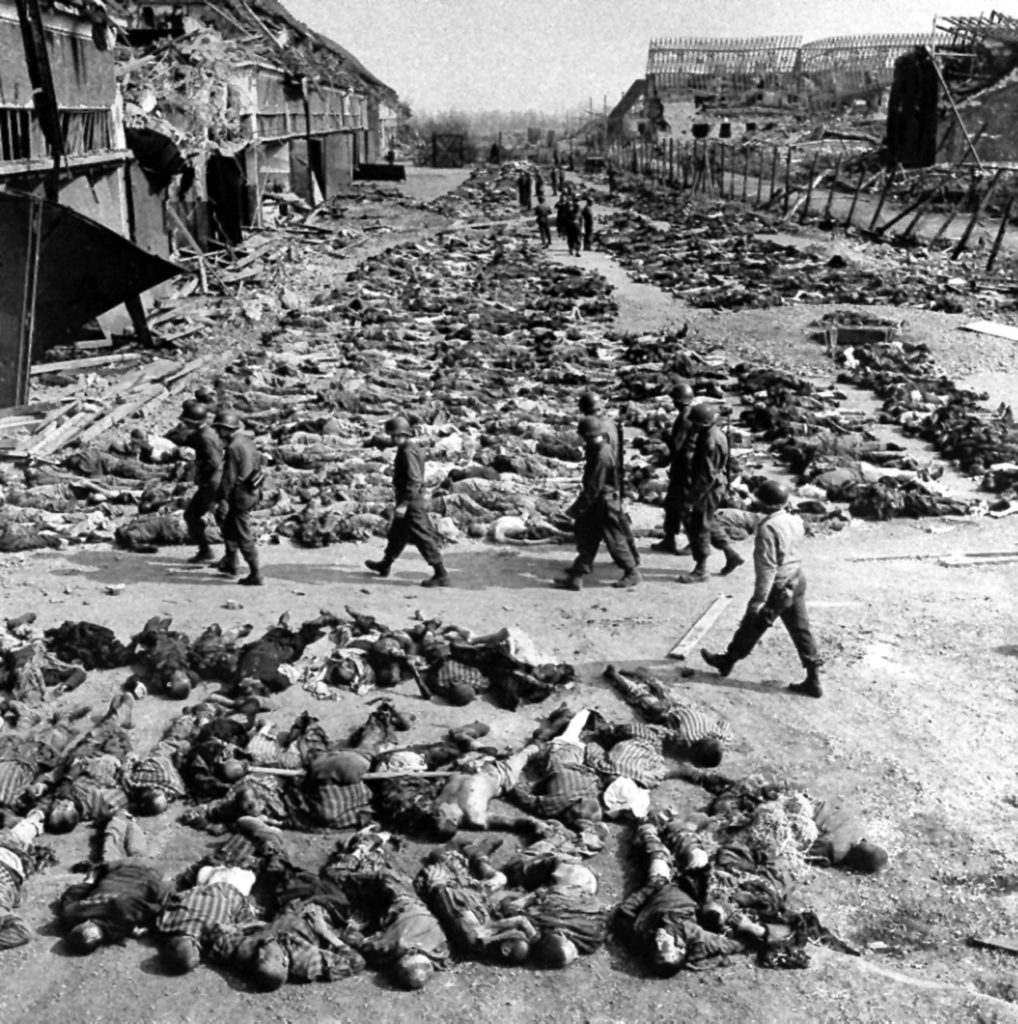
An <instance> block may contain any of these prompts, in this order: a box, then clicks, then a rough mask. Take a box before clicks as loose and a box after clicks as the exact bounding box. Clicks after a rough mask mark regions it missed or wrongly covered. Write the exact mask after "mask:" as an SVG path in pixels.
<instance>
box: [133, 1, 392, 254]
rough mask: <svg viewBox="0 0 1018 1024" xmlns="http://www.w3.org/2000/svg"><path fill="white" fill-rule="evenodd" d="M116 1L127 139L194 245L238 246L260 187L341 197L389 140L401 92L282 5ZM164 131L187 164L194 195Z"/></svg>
mask: <svg viewBox="0 0 1018 1024" xmlns="http://www.w3.org/2000/svg"><path fill="white" fill-rule="evenodd" d="M120 8H121V11H122V13H123V15H124V17H125V19H126V29H125V32H124V33H123V38H124V40H125V42H126V43H127V46H125V47H124V48H123V49H122V51H121V59H120V60H119V61H118V68H117V72H118V77H119V81H120V87H121V90H122V92H123V95H124V100H125V122H126V125H127V129H128V139H129V141H130V143H131V144H132V148H134V149H135V152H136V153H137V154H138V155H139V158H140V160H141V162H142V163H143V164H146V163H147V169H148V170H149V172H150V179H151V180H152V181H153V183H154V184H155V185H156V186H157V190H158V191H162V190H164V189H166V187H167V186H169V191H168V192H166V193H165V195H166V197H167V198H168V199H169V200H170V201H171V202H175V203H178V204H179V205H180V206H182V207H183V219H184V220H185V221H186V222H187V224H188V225H189V227H190V229H191V231H192V233H193V235H194V236H195V237H196V238H197V239H198V240H199V241H200V242H204V240H205V238H207V237H208V236H210V235H211V236H214V237H218V238H220V239H222V240H225V241H229V242H235V241H239V239H240V237H241V235H242V232H243V229H244V227H246V226H249V225H252V224H258V223H260V219H261V205H262V200H263V198H264V196H265V195H266V193H269V194H273V193H279V192H286V193H294V194H296V195H297V196H299V197H300V198H302V199H304V200H306V201H309V202H313V201H314V200H316V199H321V198H328V197H329V196H331V195H334V194H335V193H336V192H337V191H339V190H340V189H341V188H343V187H344V186H345V185H348V184H349V183H350V182H351V181H352V179H353V175H354V171H355V168H357V167H358V166H359V165H361V164H365V163H374V162H376V161H377V160H378V159H379V156H380V154H382V153H384V152H385V150H386V149H387V148H388V146H389V145H390V144H391V143H392V141H393V138H394V136H395V133H396V130H397V127H398V120H399V114H400V109H401V108H400V105H399V100H398V97H397V95H396V93H395V92H394V91H393V90H392V89H391V88H389V87H388V86H387V85H385V84H384V83H383V82H381V81H380V80H379V79H377V78H376V77H375V76H374V75H372V74H371V72H370V71H368V69H367V68H365V67H364V66H363V65H362V64H361V63H360V62H359V61H358V60H357V59H356V57H354V56H353V54H351V53H350V52H349V51H348V50H346V49H344V48H343V47H342V46H340V45H339V44H338V43H336V42H333V41H332V40H330V39H327V38H325V37H324V36H321V35H319V34H318V33H316V32H313V31H312V30H311V29H309V28H307V27H306V26H304V25H303V24H302V23H301V22H299V21H297V19H296V18H294V17H293V16H292V15H291V14H290V13H289V12H288V11H287V10H286V9H285V8H284V7H283V6H282V5H281V4H279V3H277V2H275V0H256V2H254V3H247V2H244V0H218V2H216V3H212V2H201V3H178V4H126V3H124V2H123V0H121V3H120ZM156 135H158V136H159V137H165V138H166V139H169V140H170V141H171V142H172V143H173V145H174V146H175V147H176V148H178V149H179V151H180V153H181V156H182V158H183V161H184V162H185V163H186V164H187V165H188V166H189V167H190V168H191V172H193V183H194V187H193V192H192V194H191V195H190V196H188V195H187V192H188V191H189V190H188V189H187V188H180V187H179V186H180V185H181V184H188V183H189V182H190V181H191V180H192V174H190V173H189V174H188V175H187V176H186V177H185V178H184V179H183V180H182V181H181V179H179V178H177V180H176V181H167V180H166V179H167V178H168V177H169V178H176V176H177V173H178V172H177V168H178V167H179V165H178V164H175V161H174V158H173V155H172V150H171V149H170V148H169V147H168V146H166V145H165V144H161V143H160V139H159V138H156V137H155V136H156Z"/></svg>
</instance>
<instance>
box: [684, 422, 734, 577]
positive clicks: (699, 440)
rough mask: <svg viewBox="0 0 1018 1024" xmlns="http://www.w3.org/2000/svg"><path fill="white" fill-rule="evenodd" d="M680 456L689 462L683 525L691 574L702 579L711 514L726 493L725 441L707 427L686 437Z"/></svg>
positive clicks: (726, 450)
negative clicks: (687, 543) (683, 454)
mask: <svg viewBox="0 0 1018 1024" xmlns="http://www.w3.org/2000/svg"><path fill="white" fill-rule="evenodd" d="M683 452H684V453H686V455H685V456H684V457H688V458H689V489H688V491H687V492H686V507H687V509H688V511H687V513H686V524H685V525H686V534H687V536H688V537H689V546H690V548H691V549H692V552H693V559H694V561H695V563H696V565H695V567H694V569H693V573H694V575H697V574H699V575H706V572H707V560H708V559H709V558H710V550H711V526H712V523H713V518H714V513H715V512H716V511H717V510H718V508H720V507H721V503H722V502H723V501H724V500H725V495H726V494H727V492H728V479H727V474H728V439H727V438H726V437H725V433H724V431H723V430H721V429H720V428H719V427H717V426H714V425H711V426H709V427H705V428H704V429H703V430H700V431H698V432H696V433H693V434H690V436H689V437H688V438H687V440H686V443H685V444H684V445H683Z"/></svg>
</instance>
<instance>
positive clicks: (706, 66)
mask: <svg viewBox="0 0 1018 1024" xmlns="http://www.w3.org/2000/svg"><path fill="white" fill-rule="evenodd" d="M801 43H802V37H801V36H764V37H761V38H758V39H655V40H652V41H651V44H650V52H649V54H648V56H647V77H648V79H653V81H654V84H655V87H656V90H657V92H658V94H660V93H662V92H665V91H667V92H681V91H690V92H695V91H696V90H698V89H703V88H711V89H715V90H716V89H718V88H721V89H723V90H724V91H726V92H727V91H730V92H742V91H745V90H747V89H752V88H754V87H756V86H757V85H758V84H759V81H760V78H761V76H781V75H787V74H789V73H791V72H792V71H793V69H794V68H795V64H796V61H797V59H798V54H799V49H800V46H801ZM775 84H777V83H776V82H775Z"/></svg>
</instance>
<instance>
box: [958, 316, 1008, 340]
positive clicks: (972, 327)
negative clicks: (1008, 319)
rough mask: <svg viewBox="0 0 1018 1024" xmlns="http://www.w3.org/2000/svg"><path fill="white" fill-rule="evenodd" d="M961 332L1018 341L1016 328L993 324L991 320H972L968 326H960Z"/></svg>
mask: <svg viewBox="0 0 1018 1024" xmlns="http://www.w3.org/2000/svg"><path fill="white" fill-rule="evenodd" d="M961 329H962V330H963V331H975V332H976V334H989V335H991V336H992V337H994V338H1004V339H1006V340H1007V341H1018V327H1012V326H1011V325H1010V324H995V323H994V322H993V321H992V320H973V321H972V323H970V324H962V325H961Z"/></svg>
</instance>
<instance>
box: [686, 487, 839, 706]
mask: <svg viewBox="0 0 1018 1024" xmlns="http://www.w3.org/2000/svg"><path fill="white" fill-rule="evenodd" d="M756 500H757V502H758V503H759V504H760V505H761V506H762V507H763V509H764V511H765V512H766V516H765V517H764V519H763V520H762V521H761V522H760V525H759V526H758V527H757V533H756V546H755V548H754V550H753V561H754V564H755V567H756V586H755V587H754V589H753V596H752V597H751V598H750V601H749V604H748V605H747V607H746V613H745V615H744V616H743V618H742V622H741V623H740V624H739V628H738V629H737V630H736V631H735V635H734V636H733V637H732V639H731V642H730V643H729V644H728V650H727V651H725V652H724V653H723V654H712V653H711V652H710V651H708V650H706V649H703V650H701V651H700V655H701V657H702V658H703V660H704V661H705V662H707V664H708V665H710V666H711V668H715V669H717V670H718V672H720V673H721V675H723V676H727V675H728V674H729V672H731V671H732V667H733V666H734V665H735V663H736V662H737V661H741V660H742V659H743V658H745V657H746V656H747V655H749V653H750V652H751V651H752V650H753V648H754V647H755V646H756V644H757V642H758V641H759V640H760V638H761V637H762V636H763V635H764V633H766V632H767V630H768V629H770V627H771V626H772V625H773V624H774V620H775V619H779V618H780V619H781V621H782V622H783V623H784V624H785V628H786V629H787V630H788V635H789V636H790V637H791V638H792V643H794V644H795V649H796V651H798V653H799V660H800V661H801V662H802V666H803V668H804V669H806V678H805V679H804V680H803V681H802V682H801V683H793V684H792V685H791V686H789V687H788V689H789V690H790V691H791V692H792V693H797V694H801V695H802V696H804V697H821V696H823V690H822V689H821V686H820V665H821V664H822V661H821V659H820V657H819V656H818V654H817V647H816V642H815V641H814V639H813V633H812V632H811V630H810V625H809V615H808V613H807V611H806V575H805V573H804V572H803V571H802V558H801V556H800V554H799V548H800V546H801V544H802V541H803V538H804V537H805V536H806V529H805V527H804V526H803V523H802V520H801V519H800V518H799V517H798V516H796V515H792V514H791V513H790V512H789V511H788V509H787V508H786V507H785V506H786V505H787V503H788V488H787V487H785V486H784V484H780V483H778V482H777V481H775V480H768V481H767V482H766V483H764V484H763V485H762V486H761V487H760V489H759V490H758V491H757V492H756Z"/></svg>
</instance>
